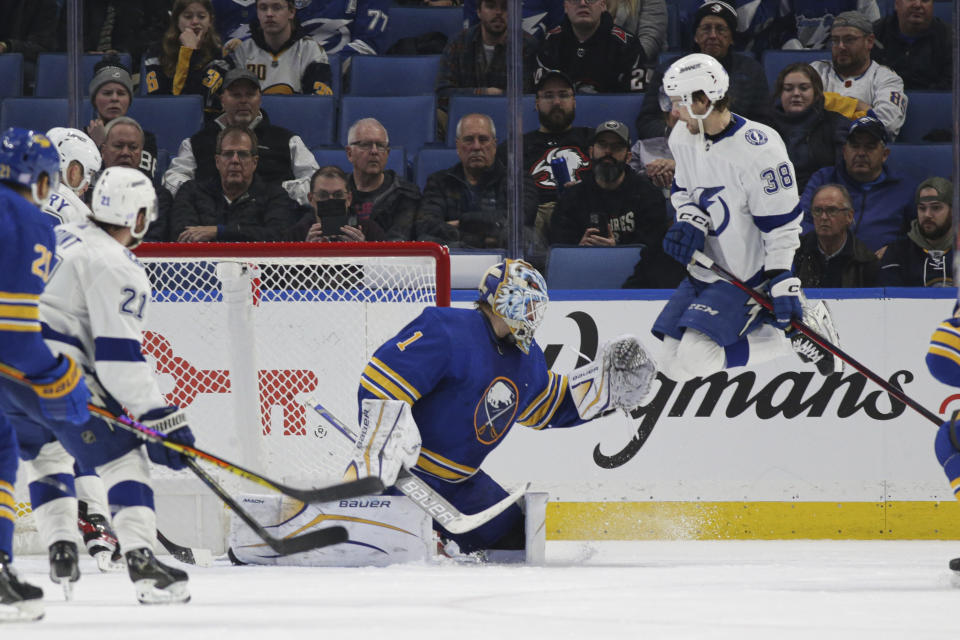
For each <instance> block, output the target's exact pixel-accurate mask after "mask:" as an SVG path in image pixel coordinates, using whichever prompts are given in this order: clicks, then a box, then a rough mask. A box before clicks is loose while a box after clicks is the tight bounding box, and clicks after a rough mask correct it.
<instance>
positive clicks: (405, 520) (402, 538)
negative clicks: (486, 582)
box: [229, 494, 435, 567]
mask: <svg viewBox="0 0 960 640" xmlns="http://www.w3.org/2000/svg"><path fill="white" fill-rule="evenodd" d="M239 501H240V504H241V505H242V506H243V508H244V509H246V510H247V511H248V512H249V513H250V515H251V516H253V518H254V519H256V520H257V521H258V522H260V523H262V524H263V525H264V526H265V527H266V528H267V529H269V530H270V531H271V534H272V535H274V536H276V537H279V538H282V537H285V536H288V535H300V534H304V533H309V532H310V531H314V530H317V529H326V528H328V527H331V526H335V525H339V526H343V527H346V529H347V533H348V534H349V536H350V540H349V542H345V543H343V544H335V545H332V546H329V547H321V548H319V549H313V550H311V551H305V552H303V553H295V554H292V555H289V556H278V555H277V554H276V552H274V551H273V550H272V549H270V547H268V546H267V545H266V544H265V543H264V542H263V540H261V539H260V538H259V537H258V536H257V534H256V533H254V532H253V531H252V530H251V529H250V527H248V526H247V525H246V524H244V523H243V522H242V521H241V520H240V519H239V518H238V517H237V516H236V515H235V514H231V516H230V535H229V545H230V548H231V550H232V551H233V555H234V556H235V557H236V558H237V560H239V561H240V562H244V563H247V564H266V565H284V566H308V567H366V566H385V565H389V564H395V563H400V562H417V561H421V562H422V561H426V560H428V559H430V558H432V557H433V555H434V553H435V549H434V547H435V543H434V541H433V521H432V520H431V519H430V516H429V515H427V514H426V513H425V512H424V511H423V510H422V509H420V508H419V507H418V506H417V505H415V504H414V503H413V502H412V501H411V500H410V499H409V498H407V497H406V496H368V497H362V498H351V499H349V500H340V501H338V502H327V503H323V504H312V505H304V504H303V503H302V502H299V501H297V500H293V499H292V498H289V497H286V496H281V495H275V494H271V495H241V496H240V497H239Z"/></svg>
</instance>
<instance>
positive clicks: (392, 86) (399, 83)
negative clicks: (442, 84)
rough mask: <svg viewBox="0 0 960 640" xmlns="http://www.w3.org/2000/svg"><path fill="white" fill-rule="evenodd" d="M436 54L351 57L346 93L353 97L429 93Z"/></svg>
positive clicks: (433, 81) (432, 81)
mask: <svg viewBox="0 0 960 640" xmlns="http://www.w3.org/2000/svg"><path fill="white" fill-rule="evenodd" d="M439 68H440V56H354V57H353V59H352V60H351V61H350V94H351V95H354V96H418V95H433V88H434V83H435V81H436V79H437V69H439Z"/></svg>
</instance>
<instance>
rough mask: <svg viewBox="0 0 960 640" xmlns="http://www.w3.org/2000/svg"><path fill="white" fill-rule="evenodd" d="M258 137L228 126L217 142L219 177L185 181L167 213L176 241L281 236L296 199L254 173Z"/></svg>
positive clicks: (295, 214) (294, 217)
mask: <svg viewBox="0 0 960 640" xmlns="http://www.w3.org/2000/svg"><path fill="white" fill-rule="evenodd" d="M257 161H258V154H257V136H256V134H255V133H253V132H252V131H250V130H248V129H243V128H241V127H227V128H226V129H224V130H223V131H222V132H221V133H220V135H219V136H217V141H216V163H217V171H218V172H219V177H218V178H214V179H210V180H204V179H199V178H198V179H196V180H190V181H189V182H187V183H186V184H184V185H183V188H181V189H180V191H179V192H178V193H177V197H176V198H175V200H174V203H173V211H172V212H171V226H172V234H173V237H175V238H176V239H177V241H178V242H212V241H217V242H266V241H276V240H282V239H284V238H285V236H286V232H287V229H289V228H290V227H291V226H292V225H293V224H294V223H295V222H296V220H297V217H298V212H297V210H296V209H297V205H296V203H295V202H294V201H293V200H292V199H290V197H289V196H288V195H287V193H286V191H284V190H283V187H281V186H280V185H276V184H270V183H267V182H264V181H263V180H261V179H259V178H257V177H256V176H255V175H254V172H255V169H256V167H257Z"/></svg>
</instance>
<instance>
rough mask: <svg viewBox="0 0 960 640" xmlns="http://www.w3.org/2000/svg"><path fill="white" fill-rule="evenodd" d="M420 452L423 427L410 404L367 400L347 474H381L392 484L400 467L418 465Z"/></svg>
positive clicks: (381, 476)
mask: <svg viewBox="0 0 960 640" xmlns="http://www.w3.org/2000/svg"><path fill="white" fill-rule="evenodd" d="M419 456H420V430H419V429H418V428H417V423H416V422H414V420H413V414H412V413H410V405H408V404H407V403H406V402H401V401H399V400H378V399H368V400H364V401H363V403H362V404H361V405H360V433H359V434H357V436H356V440H355V441H354V448H353V461H352V462H351V463H350V466H349V467H348V468H347V469H346V471H345V472H344V478H345V479H351V478H353V477H356V478H362V477H365V476H377V477H379V478H380V479H381V480H383V484H384V485H385V486H388V487H389V486H392V485H393V484H394V483H395V482H396V480H397V474H398V473H399V472H400V468H401V467H413V466H415V465H416V464H417V458H419Z"/></svg>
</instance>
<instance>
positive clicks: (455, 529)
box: [394, 469, 530, 533]
mask: <svg viewBox="0 0 960 640" xmlns="http://www.w3.org/2000/svg"><path fill="white" fill-rule="evenodd" d="M394 486H395V487H396V488H397V489H399V490H400V491H401V493H403V494H404V495H405V496H407V497H408V498H410V499H411V500H413V502H414V503H415V504H416V505H417V506H419V507H420V508H421V509H423V510H424V511H426V512H427V513H429V514H430V516H431V517H432V518H433V519H434V520H436V521H437V522H438V523H439V524H440V525H442V526H443V528H444V529H446V530H447V531H449V532H450V533H466V532H467V531H473V530H474V529H476V528H477V527H480V526H482V525H484V524H486V523H488V522H490V521H491V520H493V519H494V518H496V517H497V516H498V515H500V514H501V513H503V512H504V511H506V509H507V508H508V507H509V506H510V505H512V504H513V503H514V502H516V501H517V500H519V499H520V498H522V497H523V494H525V493H526V492H527V489H528V488H529V487H530V483H529V482H528V483H526V484H525V485H523V486H522V487H520V488H519V489H515V490H514V491H513V493H511V494H510V495H508V496H507V497H506V498H504V499H503V500H501V501H500V502H498V503H496V504H495V505H493V506H490V507H487V508H486V509H484V510H483V511H480V512H479V513H474V514H470V515H467V514H464V513H460V511H459V510H458V509H457V508H456V507H454V506H453V505H452V504H450V503H449V502H447V501H446V499H444V498H443V496H441V495H440V494H439V493H437V492H436V491H434V489H433V488H432V487H431V486H430V485H428V484H427V483H426V482H424V481H423V480H421V479H420V478H418V477H416V476H415V475H413V474H412V473H410V472H409V471H407V470H406V469H401V470H400V473H399V474H398V475H397V483H396V484H395V485H394Z"/></svg>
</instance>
